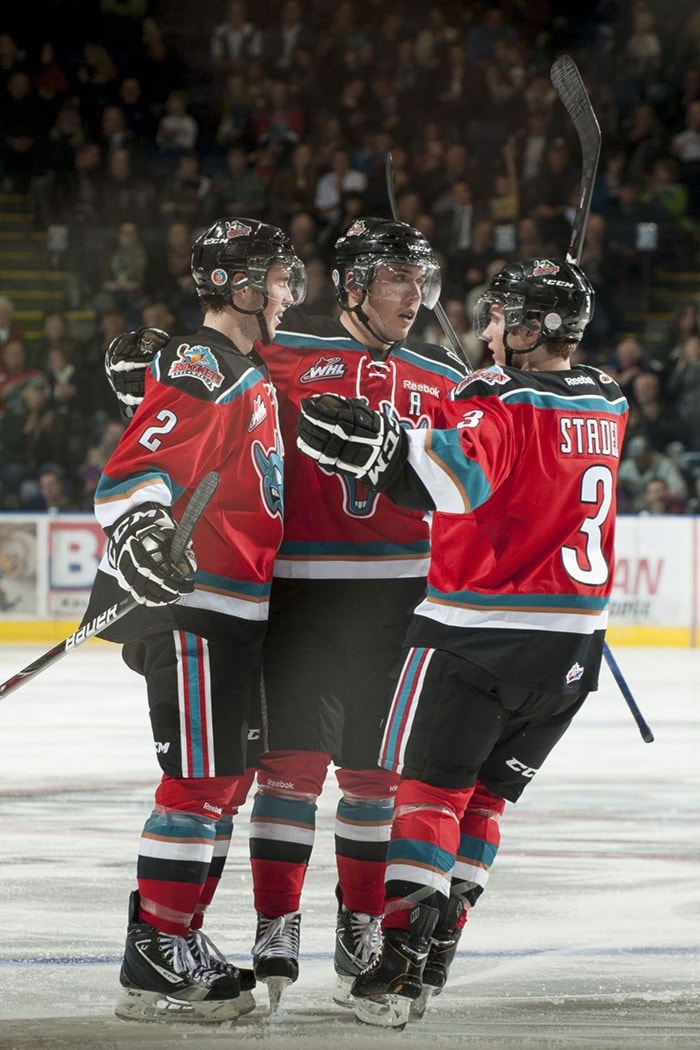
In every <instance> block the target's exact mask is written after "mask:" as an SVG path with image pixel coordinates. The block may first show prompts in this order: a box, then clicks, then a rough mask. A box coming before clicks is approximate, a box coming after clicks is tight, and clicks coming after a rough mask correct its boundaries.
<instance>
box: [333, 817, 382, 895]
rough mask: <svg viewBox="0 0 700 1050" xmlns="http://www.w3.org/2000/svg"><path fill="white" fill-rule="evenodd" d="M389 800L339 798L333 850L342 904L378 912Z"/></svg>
mask: <svg viewBox="0 0 700 1050" xmlns="http://www.w3.org/2000/svg"><path fill="white" fill-rule="evenodd" d="M393 809H394V803H393V799H378V800H366V799H352V800H350V799H347V798H345V797H343V798H341V800H340V802H339V803H338V808H337V810H336V817H335V853H336V864H337V866H338V884H339V885H340V889H341V892H342V895H343V904H344V905H345V906H346V908H348V909H349V910H350V911H357V912H364V913H365V914H367V915H381V914H382V911H383V908H384V871H385V867H386V854H387V847H388V845H389V837H390V835H391V819H392V815H393Z"/></svg>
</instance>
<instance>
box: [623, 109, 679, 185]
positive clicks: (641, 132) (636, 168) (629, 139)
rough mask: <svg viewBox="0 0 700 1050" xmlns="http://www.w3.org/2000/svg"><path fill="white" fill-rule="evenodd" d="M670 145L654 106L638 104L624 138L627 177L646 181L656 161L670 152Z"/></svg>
mask: <svg viewBox="0 0 700 1050" xmlns="http://www.w3.org/2000/svg"><path fill="white" fill-rule="evenodd" d="M668 145H669V143H668V135H667V134H666V132H665V130H664V128H663V127H662V125H661V122H660V120H659V118H658V115H657V113H656V110H655V109H654V107H653V106H652V104H651V103H650V102H638V103H637V105H636V106H634V108H633V110H632V115H631V118H630V122H629V125H628V127H627V129H626V133H625V134H624V137H623V147H624V150H625V155H626V157H627V166H626V169H625V174H626V175H627V177H628V178H636V179H640V180H642V179H644V178H645V176H647V175H648V174H649V173H650V172H651V169H652V165H653V164H654V161H655V160H658V159H659V157H663V156H664V155H665V154H666V153H667V152H668Z"/></svg>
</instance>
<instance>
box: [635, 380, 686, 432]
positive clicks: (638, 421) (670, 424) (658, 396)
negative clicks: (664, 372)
mask: <svg viewBox="0 0 700 1050" xmlns="http://www.w3.org/2000/svg"><path fill="white" fill-rule="evenodd" d="M631 397H632V399H633V400H631V401H630V414H629V422H628V424H627V433H628V435H629V436H630V437H632V436H634V435H635V434H643V435H644V436H645V437H646V438H647V440H648V441H649V444H650V445H651V448H652V449H653V450H654V451H656V452H663V451H664V450H665V449H666V447H667V446H668V445H669V444H670V443H671V442H672V441H680V442H681V443H682V444H684V445H685V444H686V443H687V441H688V438H689V430H688V424H687V423H686V421H684V419H683V418H682V416H681V415H680V414H679V413H678V411H677V410H676V406H675V405H674V404H673V402H671V403H669V402H667V401H664V400H663V398H662V393H661V377H660V376H659V375H658V373H656V372H650V371H647V370H646V369H643V370H642V371H640V372H638V373H637V374H636V375H635V376H634V377H633V379H632V380H631Z"/></svg>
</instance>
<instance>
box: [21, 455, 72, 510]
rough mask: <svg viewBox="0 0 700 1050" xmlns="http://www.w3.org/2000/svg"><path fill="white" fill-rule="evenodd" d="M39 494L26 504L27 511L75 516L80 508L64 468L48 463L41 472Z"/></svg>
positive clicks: (38, 481)
mask: <svg viewBox="0 0 700 1050" xmlns="http://www.w3.org/2000/svg"><path fill="white" fill-rule="evenodd" d="M37 485H38V492H37V494H36V496H35V497H34V499H32V500H31V502H30V501H27V502H25V504H24V507H25V508H26V509H27V510H33V511H47V512H48V513H49V514H74V513H75V512H76V511H78V510H80V509H81V508H80V506H79V505H78V503H77V502H76V500H75V499H74V497H73V492H72V486H71V484H70V481H69V480H68V477H67V475H66V472H65V470H64V469H63V467H61V466H59V464H57V463H47V464H45V465H44V467H43V468H42V469H41V470H40V471H39V476H38V478H37Z"/></svg>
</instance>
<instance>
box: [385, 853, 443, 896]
mask: <svg viewBox="0 0 700 1050" xmlns="http://www.w3.org/2000/svg"><path fill="white" fill-rule="evenodd" d="M392 880H397V881H401V882H413V883H418V884H420V885H421V886H429V887H430V889H431V890H437V892H438V893H441V894H442V895H443V897H449V895H450V877H449V876H446V875H441V874H440V872H439V871H430V870H429V869H428V868H423V867H419V866H418V865H417V864H416V865H413V864H392V863H391V862H389V863H388V864H387V866H386V874H385V876H384V881H385V882H390V881H392Z"/></svg>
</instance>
